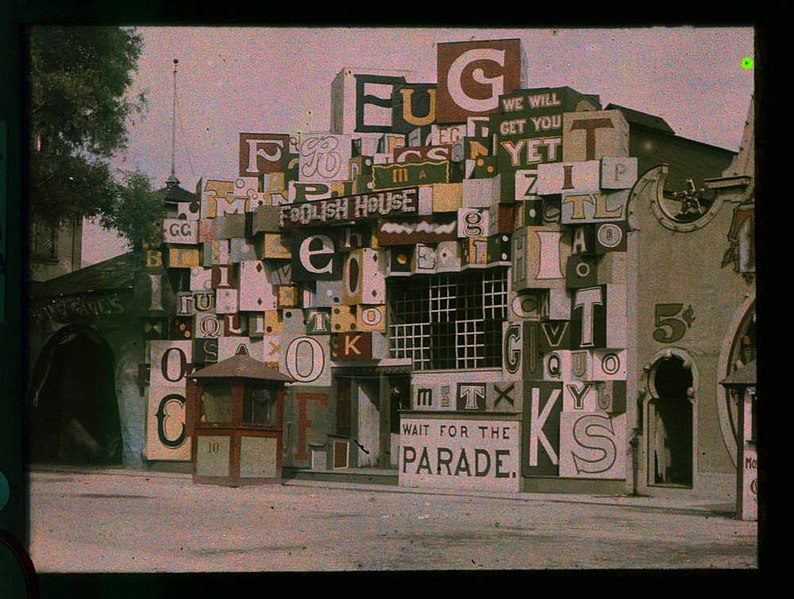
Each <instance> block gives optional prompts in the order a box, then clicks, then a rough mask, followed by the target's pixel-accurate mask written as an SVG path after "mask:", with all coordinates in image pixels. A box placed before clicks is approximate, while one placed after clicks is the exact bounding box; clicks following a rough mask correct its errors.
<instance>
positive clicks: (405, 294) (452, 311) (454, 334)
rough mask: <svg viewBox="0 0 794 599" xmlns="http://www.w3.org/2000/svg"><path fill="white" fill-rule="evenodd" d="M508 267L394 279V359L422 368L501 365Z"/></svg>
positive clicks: (391, 311) (391, 318) (391, 326)
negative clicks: (401, 359) (405, 360)
mask: <svg viewBox="0 0 794 599" xmlns="http://www.w3.org/2000/svg"><path fill="white" fill-rule="evenodd" d="M506 272H507V271H506V269H504V268H494V269H487V270H468V271H466V272H463V273H448V274H439V275H431V276H417V275H415V276H412V277H410V278H409V279H404V278H400V279H391V280H390V281H389V291H388V298H389V323H390V324H389V337H390V341H389V343H390V345H389V350H390V355H391V357H392V358H410V359H411V360H412V362H413V367H414V368H415V369H417V370H429V369H467V368H488V367H498V366H501V365H502V353H501V344H502V322H504V321H505V319H506V318H507V275H506Z"/></svg>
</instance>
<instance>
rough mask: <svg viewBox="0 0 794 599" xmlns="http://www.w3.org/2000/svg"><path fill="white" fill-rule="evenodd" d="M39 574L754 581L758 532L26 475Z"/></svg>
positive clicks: (346, 496)
mask: <svg viewBox="0 0 794 599" xmlns="http://www.w3.org/2000/svg"><path fill="white" fill-rule="evenodd" d="M30 530H31V535H30V538H31V542H30V554H31V557H32V558H33V562H34V564H35V566H36V569H37V571H38V572H42V573H94V572H100V573H102V572H105V573H110V572H112V573H119V572H122V573H123V572H135V573H162V572H168V573H182V572H238V573H240V572H271V573H272V572H280V573H284V572H329V571H331V572H351V571H353V572H359V571H381V572H382V571H389V572H393V571H406V570H409V571H439V570H440V571H444V570H455V571H464V570H466V571H472V570H477V571H489V570H527V571H528V570H555V569H576V570H594V569H632V570H634V569H638V568H639V569H667V570H672V569H693V568H706V569H744V570H746V569H754V568H757V559H758V555H757V525H756V523H754V522H742V521H739V520H736V519H735V518H734V517H733V506H729V505H726V504H716V503H713V502H710V501H708V500H706V499H702V498H700V499H698V498H691V499H686V500H681V499H669V498H660V497H632V496H626V495H614V496H607V495H560V494H549V493H516V494H512V493H500V492H483V491H465V492H462V491H461V492H457V491H450V490H442V489H415V488H405V487H398V486H391V485H383V484H362V483H345V482H329V481H313V480H299V479H289V480H284V481H282V482H281V483H280V484H267V485H261V486H252V487H240V488H229V487H220V486H211V485H196V484H194V483H193V482H192V477H191V475H190V474H186V473H171V472H152V471H142V470H126V469H102V470H96V469H84V468H83V469H80V468H63V467H60V468H48V469H40V468H37V470H36V471H34V472H31V474H30Z"/></svg>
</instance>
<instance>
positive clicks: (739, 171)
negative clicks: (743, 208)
mask: <svg viewBox="0 0 794 599" xmlns="http://www.w3.org/2000/svg"><path fill="white" fill-rule="evenodd" d="M737 175H738V176H746V177H754V176H755V96H751V97H750V107H749V108H748V109H747V119H746V120H745V121H744V130H743V132H742V141H741V142H740V144H739V153H738V154H737V155H736V157H735V158H734V159H733V162H731V164H730V166H729V167H728V168H727V169H725V172H724V173H722V176H723V177H731V176H737Z"/></svg>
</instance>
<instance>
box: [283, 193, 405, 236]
mask: <svg viewBox="0 0 794 599" xmlns="http://www.w3.org/2000/svg"><path fill="white" fill-rule="evenodd" d="M418 201H419V190H418V189H417V188H416V187H409V188H405V189H395V190H391V191H382V192H380V193H364V194H359V195H354V196H346V197H339V198H328V199H324V200H317V201H312V202H302V203H300V204H288V205H286V206H282V207H281V226H283V227H284V228H287V229H289V228H297V227H307V226H317V225H319V224H339V223H349V222H355V221H358V220H360V219H363V218H383V217H387V216H391V217H395V216H412V215H415V214H417V210H418Z"/></svg>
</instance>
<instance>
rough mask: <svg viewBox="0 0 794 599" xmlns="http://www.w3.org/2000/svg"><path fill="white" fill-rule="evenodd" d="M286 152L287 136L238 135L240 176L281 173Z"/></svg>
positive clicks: (270, 134)
mask: <svg viewBox="0 0 794 599" xmlns="http://www.w3.org/2000/svg"><path fill="white" fill-rule="evenodd" d="M288 152H289V135H286V134H272V133H240V176H241V177H257V176H259V175H265V174H269V173H276V172H283V171H284V165H285V159H286V156H287V153H288Z"/></svg>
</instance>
